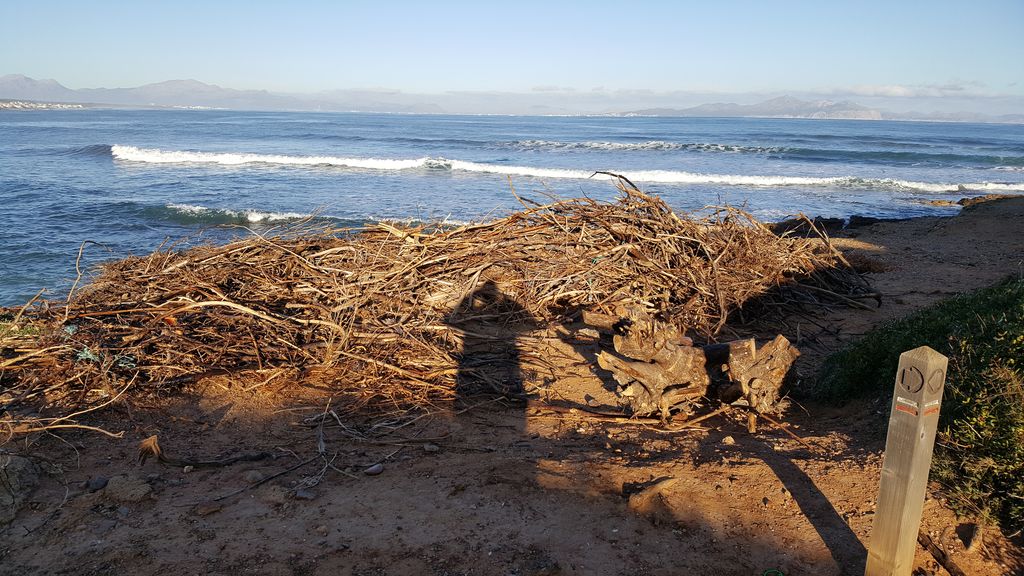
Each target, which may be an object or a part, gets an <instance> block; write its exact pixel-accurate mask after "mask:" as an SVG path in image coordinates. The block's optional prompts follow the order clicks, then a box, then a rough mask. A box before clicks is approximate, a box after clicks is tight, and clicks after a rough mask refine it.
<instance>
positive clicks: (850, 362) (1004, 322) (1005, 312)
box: [815, 278, 1024, 530]
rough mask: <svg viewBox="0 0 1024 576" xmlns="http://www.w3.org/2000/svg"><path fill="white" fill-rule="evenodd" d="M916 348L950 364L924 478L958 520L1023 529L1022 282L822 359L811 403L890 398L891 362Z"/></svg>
mask: <svg viewBox="0 0 1024 576" xmlns="http://www.w3.org/2000/svg"><path fill="white" fill-rule="evenodd" d="M918 346H930V347H932V348H934V349H935V350H937V351H939V352H941V353H943V354H945V355H947V356H948V357H949V371H948V374H947V379H946V390H945V394H944V398H943V402H942V412H941V419H940V421H939V436H938V441H937V445H936V450H935V457H934V461H933V464H932V475H931V477H932V480H936V481H938V482H939V483H941V484H942V485H943V486H944V487H945V491H946V493H947V494H948V496H949V500H950V503H951V504H953V506H954V507H955V508H957V509H958V510H959V511H960V512H963V513H968V514H971V515H977V516H980V517H982V518H983V519H987V520H991V521H994V522H997V523H999V524H1000V525H1002V526H1003V527H1004V528H1007V529H1010V530H1019V529H1022V528H1024V279H1021V278H1013V279H1009V280H1006V281H1004V282H1002V283H1000V284H998V285H996V286H993V287H991V288H986V289H984V290H980V291H977V292H974V293H971V294H965V295H961V296H957V297H954V298H951V299H949V300H946V301H944V302H941V303H939V304H937V305H935V306H932V307H930V308H928V309H925V310H922V311H920V312H918V313H916V314H913V315H911V316H909V317H907V318H903V319H901V320H897V321H894V322H891V323H889V324H887V325H885V326H882V327H880V328H878V329H875V330H873V331H872V332H870V333H869V334H867V335H865V336H864V338H862V339H861V340H859V341H858V342H856V343H854V344H853V345H852V346H850V347H849V348H847V349H846V350H843V351H841V352H839V353H837V354H835V355H833V356H832V357H831V358H829V359H828V361H827V362H826V364H825V367H824V368H823V372H822V375H821V378H820V379H819V382H818V386H817V388H816V389H815V395H817V396H818V397H821V398H824V399H827V400H830V401H832V402H836V403H842V402H846V401H848V400H852V399H854V398H858V397H865V396H868V395H877V394H880V393H883V392H888V391H890V390H892V386H893V378H894V374H895V373H896V366H897V362H898V360H899V354H900V353H901V352H903V351H906V350H910V349H912V348H916V347H918Z"/></svg>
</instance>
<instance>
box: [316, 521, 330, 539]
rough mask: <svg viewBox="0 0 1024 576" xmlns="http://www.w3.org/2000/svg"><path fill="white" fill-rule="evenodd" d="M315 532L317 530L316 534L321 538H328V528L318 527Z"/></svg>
mask: <svg viewBox="0 0 1024 576" xmlns="http://www.w3.org/2000/svg"><path fill="white" fill-rule="evenodd" d="M314 530H316V533H317V534H319V535H321V536H327V533H328V528H327V526H325V525H323V524H321V525H319V526H317V527H316V528H314Z"/></svg>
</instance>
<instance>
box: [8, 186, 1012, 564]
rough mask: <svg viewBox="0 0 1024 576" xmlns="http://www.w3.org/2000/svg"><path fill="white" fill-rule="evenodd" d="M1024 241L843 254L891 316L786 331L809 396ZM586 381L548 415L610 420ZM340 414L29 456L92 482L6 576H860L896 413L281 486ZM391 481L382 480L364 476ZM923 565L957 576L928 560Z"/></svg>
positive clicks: (948, 235) (247, 405)
mask: <svg viewBox="0 0 1024 576" xmlns="http://www.w3.org/2000/svg"><path fill="white" fill-rule="evenodd" d="M1021 222H1024V198H1015V199H1008V200H998V201H992V202H987V203H982V204H978V205H976V206H972V207H969V208H966V209H964V210H963V212H962V213H961V215H959V216H957V217H953V218H920V219H913V220H907V221H900V222H880V223H876V224H872V225H869V226H865V227H861V228H856V229H852V230H847V231H846V232H844V233H842V234H840V235H839V236H838V237H836V238H835V239H834V242H835V244H836V246H838V247H840V248H841V249H842V250H843V251H844V252H845V253H846V254H847V255H848V256H849V257H850V258H851V260H853V261H855V262H856V263H857V264H858V265H859V266H863V267H865V268H866V269H869V270H873V272H872V273H871V274H870V278H871V280H872V284H873V285H874V287H875V288H876V289H877V290H878V291H879V292H881V293H882V295H883V299H882V304H881V306H880V307H878V308H872V309H870V310H859V309H846V308H844V309H838V310H834V311H832V312H827V313H823V314H822V315H821V316H819V317H818V318H817V319H816V322H817V323H818V324H820V325H821V326H823V327H825V328H824V329H822V328H818V327H816V326H814V325H811V324H808V323H801V321H800V320H799V319H796V318H794V319H793V321H792V322H789V323H788V325H789V326H790V327H791V329H790V330H787V331H784V332H783V333H784V334H785V335H786V336H787V337H789V338H790V340H792V341H794V342H795V343H796V344H797V345H798V346H799V347H801V349H802V350H803V352H804V354H803V356H802V357H801V358H800V360H799V364H798V365H797V370H798V371H799V373H800V374H802V375H803V377H805V378H806V377H810V375H812V374H813V373H814V372H815V371H816V370H817V368H818V366H819V365H820V362H821V360H822V359H823V358H824V357H825V356H826V355H827V354H828V353H830V352H831V351H834V350H836V349H839V348H840V347H841V346H842V345H843V344H844V343H845V342H848V341H850V340H852V339H854V338H856V337H857V336H859V335H860V334H862V333H864V332H866V331H867V330H869V329H870V328H871V327H872V326H876V325H878V324H879V323H881V322H884V321H885V320H888V319H891V318H896V317H900V316H903V315H905V314H907V313H909V312H912V311H913V310H916V309H919V308H921V307H924V306H927V305H928V304H931V303H934V302H936V301H938V300H940V299H942V298H945V297H948V296H950V295H952V294H956V293H958V292H962V291H967V290H972V289H975V288H980V287H983V286H988V285H991V284H992V283H994V282H996V281H998V280H1000V279H1002V278H1004V277H1006V276H1008V275H1010V274H1020V273H1021V272H1022V270H1024V234H1022V233H1021ZM798 326H799V328H798ZM796 330H799V331H800V333H799V335H798V334H797V333H796ZM562 352H563V353H567V354H568V353H572V351H571V350H570V351H565V350H563V351H562ZM898 352H900V351H894V353H898ZM524 353H527V351H524ZM545 353H547V354H550V355H551V357H554V355H556V354H558V353H559V351H558V350H547V351H546V352H545ZM580 360H581V362H579V363H577V364H576V365H575V366H576V370H575V372H572V371H569V372H567V373H566V374H565V375H564V378H561V379H559V380H558V381H555V382H551V383H549V388H548V392H547V394H548V395H549V396H550V397H552V398H555V399H557V398H558V397H559V395H561V396H563V397H567V396H569V395H577V396H580V395H583V394H584V391H587V390H590V391H591V392H592V393H591V392H587V393H586V395H587V396H589V398H588V397H581V398H565V399H568V400H572V401H577V402H587V403H590V404H593V403H597V404H601V403H607V402H611V399H609V398H607V397H606V396H602V393H603V394H605V395H607V394H608V392H607V391H604V392H602V390H603V388H602V387H601V385H600V382H599V381H598V380H597V379H596V378H594V377H593V375H592V374H590V373H589V367H588V366H589V365H590V363H588V362H586V360H587V359H586V358H580ZM588 378H589V380H588ZM588 382H589V383H588ZM588 386H590V388H588ZM325 394H326V392H325V391H323V390H315V389H310V390H306V391H304V392H296V391H295V390H294V389H293V390H290V391H289V393H288V394H287V395H285V394H275V393H274V391H273V388H272V387H270V386H268V387H267V389H266V390H264V391H261V393H260V394H258V395H253V394H242V393H240V392H239V391H238V390H237V389H234V388H232V387H231V383H230V382H229V381H226V380H217V379H209V381H207V383H206V384H205V388H204V389H201V390H198V391H197V392H196V396H195V397H190V398H174V399H164V400H149V401H146V402H143V401H139V402H135V403H133V404H132V405H131V406H130V408H124V407H122V408H119V409H117V411H114V410H111V411H108V413H107V414H106V415H105V416H102V418H106V419H107V422H106V425H108V426H109V427H110V428H111V429H126V434H125V437H124V438H123V439H110V438H106V437H101V436H97V435H89V436H86V435H81V436H72V437H70V438H72V440H71V442H70V443H62V442H59V441H56V440H54V439H53V438H48V437H43V438H40V439H38V440H37V441H36V444H34V445H32V446H29V447H28V448H27V450H28V451H30V452H35V453H38V454H44V455H46V456H47V458H51V459H59V460H60V461H61V462H62V463H63V464H64V465H65V467H68V466H67V465H68V463H71V464H72V465H73V466H71V468H72V470H73V471H71V472H67V473H66V475H57V476H45V475H44V477H43V478H42V481H41V484H40V487H39V489H38V490H37V491H36V492H35V494H34V495H33V496H32V498H31V504H30V505H29V506H26V507H25V508H24V509H23V510H22V511H21V513H20V514H19V516H18V517H17V518H16V519H15V521H14V522H13V523H12V524H11V525H10V526H9V527H8V528H7V529H6V530H5V531H4V532H3V533H2V535H0V573H3V574H52V573H75V574H111V573H132V574H154V573H160V572H172V571H173V572H174V573H217V574H340V575H357V574H359V575H370V574H409V575H412V574H437V575H440V574H449V575H456V574H483V575H490V574H495V575H498V574H501V575H506V574H518V575H534V576H539V575H550V574H567V575H568V574H581V575H582V574H585V575H606V574H607V575H615V574H629V575H641V574H651V575H670V574H671V575H675V574H704V573H714V574H748V575H749V574H761V573H763V572H764V571H765V570H768V569H771V568H777V569H781V570H782V571H783V572H784V573H785V574H787V575H790V574H792V575H795V574H815V575H832V574H862V573H863V564H864V557H865V548H864V547H865V546H866V545H867V543H868V542H869V535H870V531H871V522H872V520H873V518H874V501H875V498H876V496H877V489H878V480H879V474H880V466H881V451H882V448H883V446H884V430H885V422H886V419H887V415H886V414H883V412H884V411H885V410H887V407H888V400H887V399H886V400H882V399H880V400H878V401H875V402H860V403H857V404H854V405H850V406H847V407H845V408H842V409H836V408H831V407H825V406H818V405H804V406H802V407H799V408H798V407H794V408H792V409H791V411H790V413H789V414H788V415H787V418H786V419H787V421H788V422H791V423H792V429H793V430H794V431H795V432H797V433H798V434H799V435H800V436H802V437H803V438H804V439H805V440H806V441H807V442H809V443H811V444H813V445H814V446H817V447H818V451H817V453H811V452H809V451H808V450H807V449H806V448H805V446H803V445H802V444H801V443H799V442H797V441H796V440H793V439H791V438H790V437H788V436H787V435H785V434H783V433H781V432H780V431H779V430H777V429H774V428H772V427H770V426H762V427H761V429H760V430H759V432H758V433H757V434H754V435H751V434H748V433H747V432H746V428H745V426H744V424H743V423H742V422H741V421H739V420H736V421H732V420H730V419H728V418H723V419H718V420H711V421H707V422H705V423H703V425H704V426H706V427H705V428H704V429H698V430H691V431H684V432H676V433H664V432H663V431H660V430H657V429H656V428H654V427H652V426H646V425H641V424H637V423H623V422H616V421H606V420H601V419H596V418H594V417H593V416H592V415H588V414H585V413H582V412H569V413H563V412H553V411H549V410H544V409H542V408H533V407H528V408H526V409H524V408H523V407H522V406H512V405H505V404H501V403H489V404H488V405H485V406H479V407H477V408H476V409H475V410H470V411H468V412H466V413H464V414H461V415H456V416H450V417H443V418H442V417H437V418H435V419H434V420H433V421H431V422H424V423H421V424H422V425H419V426H413V427H410V429H408V430H401V431H397V432H396V433H395V434H393V435H392V436H390V437H388V438H385V439H384V440H383V441H382V442H383V443H375V442H366V441H361V440H359V439H358V438H356V437H355V436H353V435H351V434H346V433H345V431H344V429H339V428H331V429H328V430H326V431H325V434H324V436H323V449H324V450H325V452H326V453H327V454H329V455H331V458H332V460H331V463H332V465H333V466H334V467H335V468H339V469H346V470H355V471H356V473H355V474H353V475H351V476H349V475H346V474H343V473H339V472H337V471H335V470H334V469H332V468H330V467H324V466H323V465H322V463H321V462H320V461H319V460H318V461H316V462H314V463H312V464H310V465H308V466H306V467H303V468H300V469H297V470H295V471H293V472H290V473H285V474H282V475H281V476H279V477H275V478H272V476H273V475H274V474H277V473H281V472H283V471H286V470H288V469H289V468H291V467H292V466H294V465H295V464H297V463H300V462H302V461H303V460H304V459H307V458H309V457H310V456H315V455H316V454H317V450H318V443H319V438H318V436H317V434H316V431H315V430H314V429H311V428H310V427H307V426H303V425H300V422H301V420H302V418H303V417H305V416H309V415H311V414H316V413H317V411H322V410H323V406H324V403H323V400H324V398H325ZM147 402H148V403H147ZM168 414H170V415H172V417H171V418H168ZM152 434H158V435H159V439H160V444H161V445H162V446H163V448H164V450H165V451H166V452H167V453H169V454H172V455H174V456H178V457H181V456H185V455H188V456H191V457H193V458H203V457H205V458H214V457H218V456H223V455H225V454H230V453H232V452H237V451H253V450H265V451H269V452H271V453H273V454H274V455H275V456H276V458H274V459H272V460H268V461H262V462H251V463H242V464H237V465H234V466H228V467H223V468H212V469H202V468H200V469H194V470H186V469H184V468H180V467H171V466H164V465H161V464H160V463H158V462H154V461H153V460H150V461H148V462H146V463H145V464H143V465H140V464H139V463H138V459H137V445H138V443H139V441H140V440H142V439H144V438H146V437H148V436H150V435H152ZM385 459H386V461H385V462H384V465H383V471H382V472H381V473H380V474H378V475H372V476H370V475H365V474H362V473H359V472H358V470H360V469H361V468H362V467H366V466H369V465H370V464H373V463H375V462H378V461H381V460H385ZM75 464H77V465H75ZM666 478H671V480H669V481H662V482H659V479H662V480H663V479H666ZM90 479H92V480H93V483H94V484H93V487H96V486H98V485H99V484H102V481H101V480H100V479H106V480H107V481H108V483H107V485H106V487H105V488H103V489H99V490H96V491H90V490H89V489H88V488H85V487H84V485H85V483H86V482H88V481H89V480H90ZM261 480H266V481H264V482H262V483H260V481H261ZM298 482H303V485H301V486H298V485H297V483H298ZM65 486H66V488H67V489H65ZM296 488H300V490H299V491H298V492H296ZM645 488H646V490H645ZM236 491H239V492H238V493H237V494H234V495H231V496H228V495H229V494H232V493H233V492H236ZM296 496H298V497H296ZM960 525H961V521H959V520H958V519H957V518H956V517H955V515H954V514H953V513H952V512H951V511H949V510H948V509H947V508H946V507H945V506H944V504H943V502H942V501H941V499H939V498H935V497H929V499H928V500H927V502H926V503H925V513H924V520H923V525H922V528H923V529H924V530H925V531H926V532H928V533H930V534H932V535H933V536H934V538H935V540H936V541H938V542H940V543H941V544H942V545H944V546H947V547H948V548H949V551H950V554H951V556H952V558H953V559H954V561H956V562H957V563H958V564H959V565H960V567H961V568H963V569H964V570H965V571H966V572H967V573H968V574H972V575H996V574H1011V573H1021V571H1022V570H1024V552H1022V549H1021V548H1020V546H1019V542H1017V543H1014V542H1011V541H1009V540H1007V539H1006V538H1004V537H1003V536H1002V535H1001V534H999V533H998V531H996V530H994V529H991V530H988V531H986V533H985V540H984V545H983V546H982V547H981V549H980V550H978V551H975V552H971V553H968V552H965V551H964V547H963V545H962V543H960V542H959V540H958V536H957V528H958V527H960ZM961 528H962V527H961ZM917 566H918V567H920V568H923V569H925V570H928V571H929V572H927V573H932V571H936V568H935V566H934V561H933V560H932V559H931V556H930V555H929V554H928V553H926V552H924V551H923V550H919V553H918V555H917ZM937 572H938V573H941V571H937Z"/></svg>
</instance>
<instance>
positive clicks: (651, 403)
mask: <svg viewBox="0 0 1024 576" xmlns="http://www.w3.org/2000/svg"><path fill="white" fill-rule="evenodd" d="M616 326H617V327H618V328H619V333H618V334H616V335H615V336H614V337H613V338H612V343H613V345H614V347H615V352H616V354H613V353H611V352H608V351H601V353H600V354H599V355H598V357H597V363H598V365H599V366H601V368H604V369H605V370H608V371H609V372H611V373H612V375H613V376H614V378H615V381H616V382H618V383H619V396H620V397H621V398H622V401H623V403H624V404H626V405H627V406H629V407H630V408H631V409H632V411H633V413H634V414H653V413H660V414H661V417H662V418H667V417H668V415H669V410H671V409H672V408H674V407H677V406H679V405H681V404H684V403H688V402H693V401H695V400H698V399H700V398H702V397H703V396H704V394H705V393H706V392H707V389H708V384H710V381H711V380H710V378H709V377H708V373H707V369H706V368H705V364H706V359H705V357H704V352H703V350H701V349H700V348H695V347H693V341H692V340H690V338H688V337H686V336H685V335H684V334H682V332H680V331H679V330H678V329H677V328H675V327H674V326H667V325H661V324H659V323H658V322H655V321H654V320H653V319H652V318H651V317H650V316H649V315H648V314H647V313H646V312H645V311H644V310H643V309H641V308H630V309H628V310H626V311H625V317H624V318H623V320H622V321H621V322H620V323H617V324H616Z"/></svg>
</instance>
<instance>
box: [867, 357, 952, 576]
mask: <svg viewBox="0 0 1024 576" xmlns="http://www.w3.org/2000/svg"><path fill="white" fill-rule="evenodd" d="M947 365H948V360H947V359H946V357H945V356H943V355H942V354H939V353H938V352H936V351H935V350H932V349H931V348H928V347H927V346H922V347H920V348H915V349H913V350H910V351H908V352H904V353H903V354H901V355H900V364H899V369H897V371H896V383H895V386H894V388H893V398H892V409H891V411H890V416H889V433H888V436H887V437H886V440H885V457H884V459H883V461H882V480H881V482H880V483H879V487H878V503H877V506H876V508H877V509H876V513H875V522H874V526H873V527H872V530H871V545H870V546H869V547H868V562H867V568H866V569H865V571H864V574H865V576H910V571H911V569H913V567H914V551H915V549H916V547H917V532H918V529H919V528H920V526H921V510H922V508H923V507H924V493H925V490H926V489H927V487H928V471H929V470H930V469H931V462H932V450H933V449H934V447H935V433H936V429H937V427H938V423H939V419H938V417H937V416H938V414H939V408H940V407H941V406H942V392H943V388H944V387H945V384H946V367H947ZM926 375H927V377H926ZM932 416H935V417H934V418H933V417H932Z"/></svg>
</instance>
